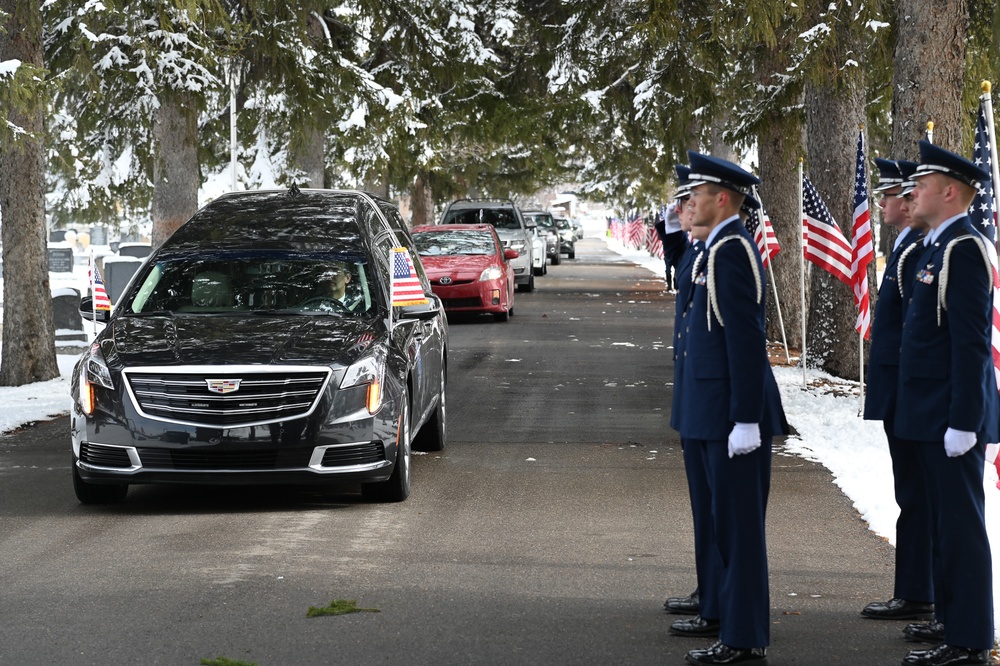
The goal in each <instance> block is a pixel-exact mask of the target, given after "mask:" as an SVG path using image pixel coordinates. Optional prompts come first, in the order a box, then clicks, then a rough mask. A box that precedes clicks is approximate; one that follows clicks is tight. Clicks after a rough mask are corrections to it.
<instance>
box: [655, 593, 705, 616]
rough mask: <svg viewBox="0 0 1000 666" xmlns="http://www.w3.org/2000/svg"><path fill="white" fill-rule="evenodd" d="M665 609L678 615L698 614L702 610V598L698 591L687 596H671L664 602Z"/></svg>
mask: <svg viewBox="0 0 1000 666" xmlns="http://www.w3.org/2000/svg"><path fill="white" fill-rule="evenodd" d="M663 610H665V611H667V612H668V613H676V614H678V615H697V614H698V612H699V611H700V610H701V599H700V597H699V596H698V592H692V593H691V594H690V595H688V596H686V597H669V598H668V599H667V600H666V601H664V602H663Z"/></svg>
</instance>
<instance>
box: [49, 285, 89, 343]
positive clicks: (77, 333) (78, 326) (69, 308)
mask: <svg viewBox="0 0 1000 666" xmlns="http://www.w3.org/2000/svg"><path fill="white" fill-rule="evenodd" d="M52 324H53V328H54V329H55V337H56V347H60V348H61V347H79V346H85V345H86V343H87V334H86V333H85V332H84V330H83V318H82V317H81V316H80V292H78V291H77V290H76V289H70V288H68V287H65V288H60V289H53V290H52Z"/></svg>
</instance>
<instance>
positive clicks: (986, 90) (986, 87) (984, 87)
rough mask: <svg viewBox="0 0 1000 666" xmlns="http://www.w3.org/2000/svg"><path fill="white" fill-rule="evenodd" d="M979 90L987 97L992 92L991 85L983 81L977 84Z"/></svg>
mask: <svg viewBox="0 0 1000 666" xmlns="http://www.w3.org/2000/svg"><path fill="white" fill-rule="evenodd" d="M979 89H980V90H982V91H983V92H984V93H986V94H987V95H989V94H990V92H991V91H992V90H993V84H992V83H990V82H989V81H983V82H982V83H980V84H979Z"/></svg>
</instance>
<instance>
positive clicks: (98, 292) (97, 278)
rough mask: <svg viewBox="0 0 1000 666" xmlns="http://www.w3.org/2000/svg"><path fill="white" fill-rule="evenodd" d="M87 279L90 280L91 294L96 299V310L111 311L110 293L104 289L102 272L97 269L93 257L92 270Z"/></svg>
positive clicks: (90, 269) (91, 261) (89, 271)
mask: <svg viewBox="0 0 1000 666" xmlns="http://www.w3.org/2000/svg"><path fill="white" fill-rule="evenodd" d="M87 277H88V278H89V279H90V293H91V294H92V295H93V298H94V309H95V310H110V309H111V299H110V298H108V292H107V290H106V289H105V288H104V280H102V279H101V271H100V269H99V268H97V264H96V263H94V258H93V257H91V258H90V268H89V270H88V271H87Z"/></svg>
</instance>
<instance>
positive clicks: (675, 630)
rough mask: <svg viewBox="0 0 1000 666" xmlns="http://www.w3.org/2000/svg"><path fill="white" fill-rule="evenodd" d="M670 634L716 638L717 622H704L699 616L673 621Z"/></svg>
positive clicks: (717, 632) (717, 633)
mask: <svg viewBox="0 0 1000 666" xmlns="http://www.w3.org/2000/svg"><path fill="white" fill-rule="evenodd" d="M669 631H670V633H672V634H673V635H674V636H718V635H719V621H718V620H706V619H705V618H703V617H702V616H700V615H695V616H694V617H686V618H684V619H683V620H674V621H673V622H671V623H670V629H669Z"/></svg>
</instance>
